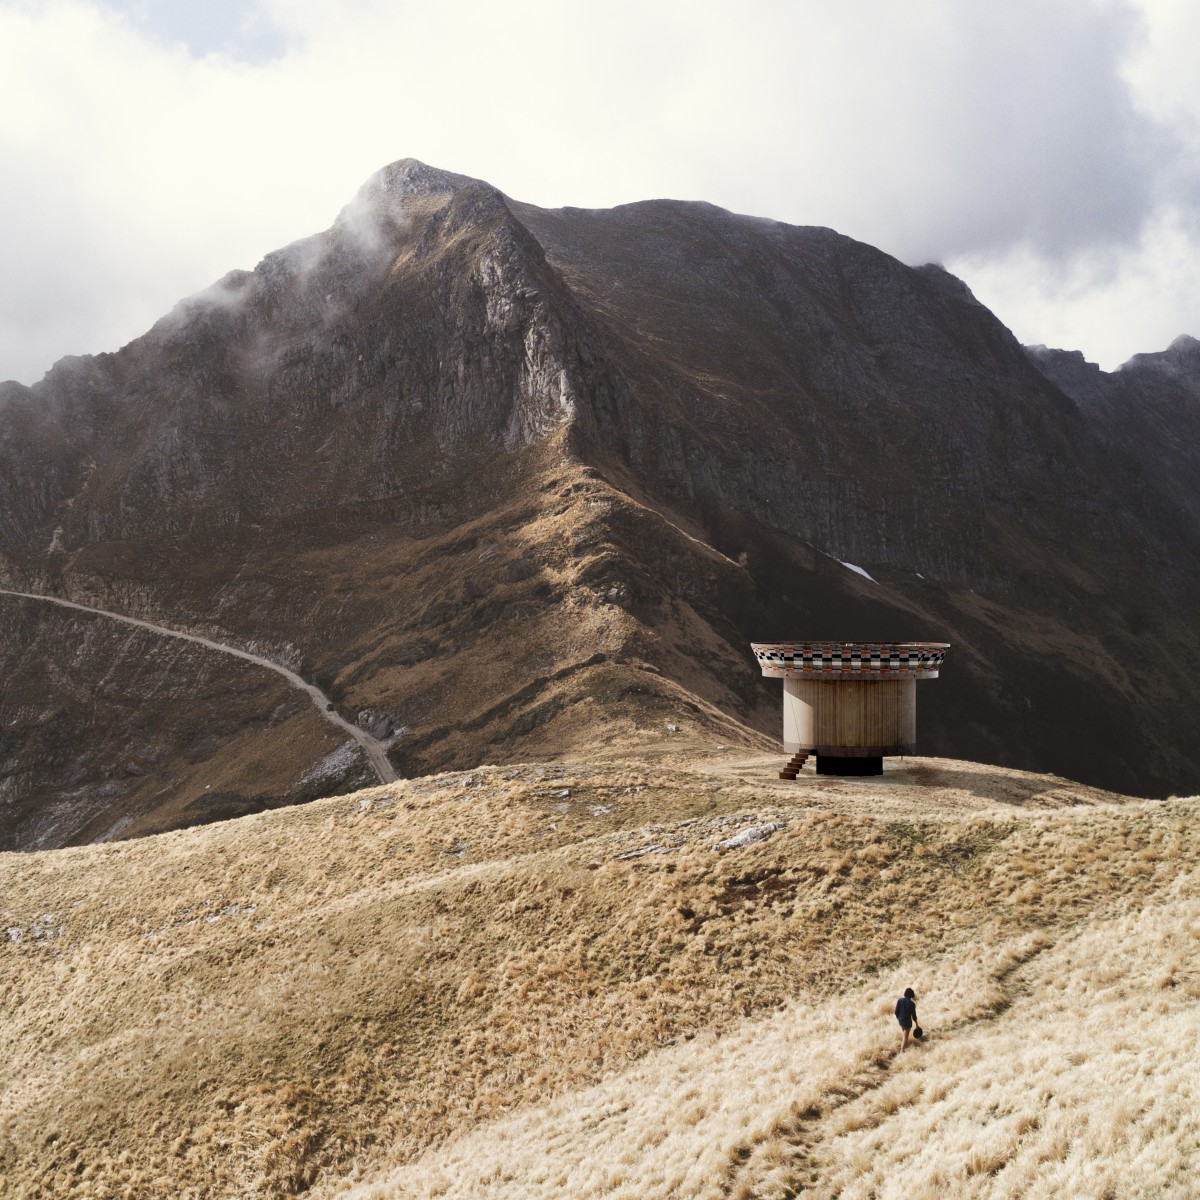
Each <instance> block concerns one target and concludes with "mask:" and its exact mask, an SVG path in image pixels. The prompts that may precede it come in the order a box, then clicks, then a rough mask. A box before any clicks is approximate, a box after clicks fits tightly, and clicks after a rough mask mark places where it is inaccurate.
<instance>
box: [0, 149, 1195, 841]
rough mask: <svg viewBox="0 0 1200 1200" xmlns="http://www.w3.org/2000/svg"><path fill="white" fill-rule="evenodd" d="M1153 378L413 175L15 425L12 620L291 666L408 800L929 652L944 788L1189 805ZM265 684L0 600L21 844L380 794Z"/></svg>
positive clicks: (664, 238)
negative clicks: (766, 654)
mask: <svg viewBox="0 0 1200 1200" xmlns="http://www.w3.org/2000/svg"><path fill="white" fill-rule="evenodd" d="M1179 345H1180V344H1179V343H1177V346H1179ZM1050 357H1053V356H1050ZM1148 357H1149V359H1151V360H1152V361H1150V362H1148V363H1143V362H1142V361H1141V360H1140V359H1139V360H1135V363H1134V364H1132V365H1131V366H1130V367H1129V371H1130V372H1131V373H1132V374H1131V376H1130V378H1131V379H1136V380H1137V387H1136V388H1135V389H1133V390H1131V391H1129V392H1120V393H1117V392H1112V393H1111V394H1110V392H1108V391H1105V392H1103V395H1102V396H1101V397H1100V399H1099V400H1097V401H1096V402H1095V403H1091V402H1088V401H1087V400H1086V398H1084V397H1082V396H1081V395H1077V394H1076V391H1077V389H1073V388H1072V387H1071V386H1068V382H1067V381H1066V380H1065V379H1063V378H1060V377H1058V375H1056V371H1055V369H1054V368H1052V367H1051V366H1050V365H1049V360H1048V359H1047V357H1046V356H1042V357H1039V356H1038V355H1037V354H1035V353H1030V352H1027V351H1026V350H1025V349H1024V348H1023V347H1022V346H1020V344H1019V343H1018V342H1017V341H1016V340H1015V339H1014V338H1013V337H1012V335H1011V334H1010V333H1009V332H1008V330H1006V329H1005V328H1004V326H1003V325H1001V324H1000V322H999V321H997V320H996V318H995V317H994V316H993V315H992V314H991V313H989V312H988V311H987V310H986V309H985V308H984V307H983V306H981V305H980V304H979V303H978V302H976V301H975V299H974V298H973V297H972V296H971V294H970V292H969V290H968V289H967V288H966V287H965V285H963V284H962V283H961V282H960V281H959V280H957V279H955V278H953V277H952V276H950V275H948V274H947V273H946V272H945V271H943V270H941V269H940V268H937V267H933V266H926V267H921V268H916V269H914V268H909V267H906V266H904V265H903V264H901V263H899V262H897V261H896V260H895V259H892V258H890V257H889V256H887V255H885V254H883V253H881V252H879V251H877V250H875V249H872V248H871V247H869V246H865V245H862V244H861V243H857V242H854V241H852V240H850V239H848V238H845V237H842V236H840V235H838V234H836V233H834V232H832V231H830V230H826V229H812V228H797V227H793V226H788V225H784V224H780V223H777V222H772V221H766V220H760V219H754V218H748V217H741V216H736V215H734V214H731V213H728V212H725V211H723V210H720V209H717V208H714V207H712V206H710V205H706V204H694V203H681V202H674V201H651V202H647V203H641V204H632V205H626V206H622V207H619V208H616V209H612V210H608V211H585V210H579V209H563V210H556V211H550V210H543V209H538V208H535V207H532V206H530V205H526V204H521V203H518V202H516V201H514V200H511V199H509V198H508V197H506V196H504V195H502V194H501V193H500V192H498V191H497V190H496V189H495V188H492V187H491V186H489V185H488V184H486V183H482V182H480V181H477V180H472V179H468V178H465V177H463V176H458V175H453V174H450V173H447V172H443V171H437V170H434V169H432V168H429V167H427V166H424V165H423V164H420V163H417V162H414V161H412V160H405V161H402V162H399V163H395V164H393V165H392V166H390V167H387V168H385V169H384V170H383V171H381V172H379V173H378V174H376V175H375V176H373V177H372V178H371V179H370V180H369V181H368V182H367V183H366V184H365V185H364V187H363V188H362V189H361V190H360V192H359V194H358V195H357V196H356V197H355V199H354V200H353V201H352V202H351V204H350V205H348V206H347V208H346V209H345V210H344V211H343V212H342V213H341V214H340V215H339V217H338V219H337V221H336V222H335V223H334V225H333V226H332V228H331V229H329V230H327V231H326V232H324V233H322V234H318V235H316V236H315V237H312V238H309V239H306V240H304V241H301V242H298V243H295V244H294V245H291V246H288V247H286V248H284V249H283V250H280V251H278V252H276V253H274V254H270V255H268V256H267V257H266V258H265V259H264V260H263V261H262V262H261V263H260V264H259V265H258V266H257V267H256V268H255V269H254V270H253V271H249V272H247V271H235V272H232V273H230V274H229V275H227V276H225V277H224V278H223V279H222V280H220V281H219V282H218V283H217V284H215V285H213V287H211V288H209V289H208V290H207V291H205V292H203V293H201V294H200V295H198V296H194V297H192V298H190V299H188V300H186V301H184V302H183V303H181V304H180V305H179V306H177V308H176V309H175V310H174V311H173V312H172V313H170V314H168V315H167V316H166V317H164V318H163V319H162V320H161V321H159V322H158V323H157V324H156V325H155V326H154V327H153V328H152V329H151V330H150V331H149V332H148V333H146V334H145V335H144V336H143V337H141V338H139V339H137V340H136V341H134V342H132V343H130V344H129V345H128V346H125V347H124V348H123V349H121V350H120V351H118V352H117V353H115V354H104V355H99V356H96V357H94V358H74V359H65V360H63V361H62V362H60V363H58V364H56V366H55V367H54V368H53V369H52V370H51V371H50V372H49V373H48V374H47V376H46V377H45V378H44V379H43V380H42V381H41V382H40V383H38V384H36V385H34V386H33V387H32V388H24V387H21V386H19V385H16V384H11V383H10V384H5V385H0V433H2V438H0V494H2V495H3V500H4V503H3V511H2V514H0V586H2V587H4V588H7V589H9V590H10V591H17V592H26V593H36V594H40V595H53V596H58V597H65V598H69V599H71V600H74V601H78V602H80V603H83V604H86V605H89V606H91V607H94V608H98V609H105V610H108V611H111V612H115V613H119V614H125V615H131V616H137V617H141V618H144V619H147V620H149V621H151V622H153V623H156V624H159V625H161V626H164V627H167V628H170V629H175V630H184V631H191V632H193V633H198V634H203V635H205V636H208V637H210V638H212V639H213V640H217V641H221V642H224V643H226V644H228V645H231V646H237V647H241V648H243V649H251V650H255V651H256V652H259V653H262V654H263V655H265V656H267V657H269V658H272V659H273V660H275V661H278V662H280V663H283V664H285V665H288V666H290V667H293V668H295V669H296V670H297V671H299V673H300V674H302V675H303V676H304V677H305V678H306V679H308V680H311V681H312V682H313V683H314V684H316V685H317V686H318V687H320V688H321V689H323V692H324V693H325V694H326V695H327V696H328V697H329V698H330V702H331V703H333V704H334V705H335V706H336V711H337V712H338V713H340V714H342V715H344V716H345V717H347V718H348V719H350V720H355V719H359V720H360V721H361V722H365V723H368V724H372V725H373V726H376V727H378V728H379V729H381V730H384V731H386V732H387V737H388V745H389V755H390V758H391V761H392V762H393V764H394V765H395V767H396V769H397V770H398V771H399V772H400V774H402V775H418V774H424V773H428V772H430V771H435V770H442V769H448V768H467V767H471V766H474V765H476V764H478V763H482V762H491V763H505V762H514V761H521V760H527V759H531V758H538V757H547V756H550V757H553V756H558V755H565V754H576V755H587V754H592V753H596V752H600V751H602V750H605V749H606V748H607V747H611V746H621V747H626V748H628V747H637V746H639V745H651V744H654V743H657V742H660V741H662V740H663V739H664V738H667V739H669V738H670V737H672V736H677V735H675V734H672V733H670V731H669V728H668V727H669V726H674V727H675V728H676V729H678V730H681V731H682V732H683V733H684V734H694V735H700V734H703V736H705V737H707V738H708V739H709V740H710V742H711V741H721V742H737V743H739V744H744V745H748V746H758V747H767V746H769V745H772V744H774V743H775V741H776V739H777V738H778V735H779V731H778V725H779V695H778V685H777V684H774V685H772V684H770V683H768V682H766V681H764V680H762V679H761V677H760V676H759V673H758V670H757V667H756V665H755V664H754V662H753V660H752V658H751V656H750V654H749V648H748V645H747V643H748V642H749V641H750V640H752V639H754V640H767V639H774V638H780V639H782V638H789V637H834V638H837V637H845V638H865V639H874V640H893V639H895V640H912V639H919V638H933V639H936V640H939V641H948V642H951V643H952V644H953V649H952V650H951V652H950V656H949V658H948V659H947V665H946V668H945V670H944V672H943V677H942V679H941V680H940V681H938V682H937V683H936V684H928V685H925V684H923V685H922V700H921V714H920V719H919V732H918V737H919V740H920V745H921V748H922V750H923V751H928V752H931V753H938V754H943V755H951V756H962V757H969V758H974V759H980V760H987V761H992V762H996V763H1001V764H1008V765H1013V766H1020V767H1025V768H1031V769H1039V770H1053V771H1057V772H1059V773H1061V774H1065V775H1069V776H1071V777H1073V778H1077V779H1080V780H1083V781H1086V782H1090V783H1094V784H1096V785H1099V786H1105V787H1110V788H1113V789H1118V790H1121V791H1124V792H1128V793H1136V794H1144V795H1162V794H1166V793H1168V792H1176V791H1181V790H1188V789H1192V790H1194V789H1195V788H1197V787H1200V748H1198V747H1197V745H1196V744H1195V740H1194V738H1193V736H1192V729H1193V725H1194V713H1195V712H1196V709H1197V700H1198V699H1200V685H1198V684H1197V682H1196V679H1195V678H1194V673H1193V672H1192V671H1191V670H1190V668H1189V666H1188V663H1189V662H1190V661H1191V659H1192V658H1193V657H1194V655H1195V654H1196V652H1197V651H1200V645H1198V644H1197V642H1198V640H1200V634H1198V631H1197V624H1198V622H1197V619H1196V607H1195V602H1194V596H1195V595H1196V594H1197V584H1200V517H1198V514H1197V510H1196V500H1195V497H1194V495H1193V494H1192V493H1191V492H1190V491H1189V489H1188V487H1187V486H1186V481H1187V480H1188V479H1189V478H1194V471H1193V457H1190V456H1194V453H1195V451H1194V446H1195V445H1196V442H1195V440H1194V439H1193V440H1192V441H1191V442H1190V443H1189V444H1188V445H1183V446H1180V445H1174V446H1173V445H1172V444H1171V443H1170V441H1169V439H1168V437H1167V436H1166V432H1165V431H1166V429H1167V428H1169V427H1170V426H1171V423H1172V421H1175V422H1176V424H1175V428H1177V429H1184V428H1193V427H1194V422H1195V420H1196V408H1195V405H1194V404H1192V405H1191V407H1190V408H1189V407H1188V402H1187V399H1186V396H1187V394H1188V393H1187V387H1189V386H1190V384H1184V383H1181V382H1180V380H1181V379H1184V380H1187V379H1191V378H1192V376H1191V375H1190V374H1189V372H1190V371H1191V369H1192V368H1191V365H1190V364H1191V363H1192V359H1191V357H1190V356H1189V351H1188V345H1187V344H1183V345H1182V348H1181V349H1179V350H1178V351H1176V350H1174V349H1173V350H1172V351H1170V352H1168V356H1167V357H1166V358H1163V356H1157V357H1156V356H1148ZM1177 359H1178V362H1177V361H1176V360H1177ZM1160 360H1161V361H1160ZM1168 360H1169V361H1168ZM1103 386H1104V387H1107V385H1103ZM1131 406H1132V407H1134V408H1137V409H1138V413H1137V415H1136V416H1131V415H1130V414H1129V413H1128V412H1127V411H1126V410H1127V409H1129V408H1130V407H1131ZM1172 414H1173V415H1172ZM1181 421H1182V422H1185V423H1186V422H1187V421H1190V422H1192V423H1193V425H1191V426H1188V425H1186V424H1185V425H1180V424H1179V423H1178V422H1181ZM1181 440H1185V439H1183V438H1182V437H1181ZM854 568H859V570H855V569H854ZM862 572H865V573H866V574H865V575H864V574H863V573H862ZM256 671H257V669H255V668H252V667H250V666H248V665H247V664H246V663H245V662H241V661H238V660H234V659H231V658H227V657H223V656H221V655H220V654H219V653H214V652H211V651H207V652H206V651H203V650H202V649H200V648H198V647H194V646H181V645H180V644H179V643H178V642H171V641H169V640H163V639H157V640H156V638H155V636H154V635H153V634H151V633H149V632H148V631H145V630H130V629H128V628H127V627H124V626H118V625H114V624H113V623H111V622H108V623H106V618H104V617H100V616H95V615H85V614H78V613H76V612H73V611H69V610H63V609H61V608H53V607H52V606H50V605H47V604H45V603H42V602H40V601H37V600H22V599H19V598H16V597H12V596H6V597H0V672H3V678H4V680H5V689H4V693H3V697H2V699H0V729H3V741H2V744H0V803H2V805H3V807H2V808H0V812H2V813H3V818H2V820H0V826H2V829H3V839H4V840H3V843H0V844H2V845H4V846H6V847H8V848H21V847H24V848H30V847H45V846H51V845H62V844H67V843H72V842H80V841H88V840H93V839H96V838H109V837H114V836H125V837H128V836H133V835H136V834H140V833H147V832H153V831H155V830H161V829H166V828H172V827H175V826H177V825H180V824H192V823H197V822H204V821H209V820H215V819H219V818H223V817H228V816H234V815H238V814H239V813H246V812H250V811H254V810H256V809H261V808H266V807H274V806H277V805H279V804H287V803H294V802H297V801H300V800H305V799H311V798H313V797H314V796H316V795H321V794H331V793H334V792H337V791H344V790H347V788H349V787H352V786H354V785H356V784H361V783H362V782H364V781H366V780H367V779H368V778H369V773H368V772H369V769H368V767H367V765H366V763H365V761H364V760H363V759H362V757H361V755H358V754H357V753H356V748H355V746H354V743H346V742H345V735H344V733H343V732H339V731H338V730H336V729H334V728H333V727H331V726H330V725H329V724H328V723H327V722H323V721H322V720H321V714H320V713H319V712H317V711H316V710H314V709H313V707H312V706H311V705H310V704H308V702H307V700H305V699H304V698H303V697H302V696H299V695H298V694H297V693H296V692H294V691H290V690H289V689H288V688H287V685H286V684H283V683H281V682H280V681H279V679H278V678H276V677H274V676H272V675H271V674H270V673H269V672H261V671H258V673H256Z"/></svg>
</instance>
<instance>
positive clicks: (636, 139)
mask: <svg viewBox="0 0 1200 1200" xmlns="http://www.w3.org/2000/svg"><path fill="white" fill-rule="evenodd" d="M109 4H110V6H109V7H104V6H102V5H101V4H100V3H99V2H98V0H44V2H33V0H21V2H19V3H15V2H13V0H7V2H6V0H0V378H3V377H7V376H9V375H13V376H16V377H17V378H21V379H24V380H26V381H29V380H31V379H32V378H34V377H36V376H37V375H38V374H40V373H41V371H42V370H44V369H45V368H46V367H48V366H49V365H50V363H51V361H52V360H53V359H54V358H56V357H58V356H59V355H61V354H64V353H81V352H90V351H96V350H100V349H110V348H115V347H116V346H117V345H119V344H121V343H122V342H124V341H126V340H128V339H129V338H130V337H133V336H135V335H136V334H138V333H140V332H141V331H142V330H143V329H145V328H147V327H148V326H149V324H150V323H151V322H152V321H153V320H154V319H155V318H156V317H157V316H159V315H161V314H162V313H163V312H165V311H166V310H168V309H169V308H170V307H171V306H172V304H173V303H174V302H175V301H176V300H177V299H179V298H180V296H182V295H184V294H186V293H189V292H192V291H195V290H198V289H199V288H201V287H204V286H205V285H207V284H208V283H209V282H211V281H212V280H213V279H215V278H217V277H218V276H220V275H222V274H223V273H224V272H225V271H226V270H228V269H231V268H233V267H245V266H251V265H253V263H254V262H255V261H257V259H258V258H259V257H261V256H262V254H264V253H266V252H267V251H269V250H272V249H274V248H276V247H277V246H279V245H281V244H283V243H285V242H287V241H289V240H292V239H294V238H297V237H301V236H304V235H306V234H308V233H311V232H314V231H316V230H317V229H320V228H323V227H325V226H327V225H328V224H330V222H331V221H332V219H333V217H334V215H335V214H336V212H337V211H338V209H339V208H340V207H341V206H342V205H343V204H344V203H346V202H347V201H348V200H349V199H350V197H351V196H352V194H353V193H354V191H355V190H356V189H357V187H358V186H359V184H360V183H361V182H362V180H363V179H364V178H365V177H366V176H367V175H369V174H370V173H371V172H372V171H374V170H376V169H377V168H379V167H381V166H383V165H384V164H385V163H387V162H389V161H391V160H393V159H396V158H400V157H404V156H408V155H412V156H415V157H418V158H422V159H424V160H426V161H428V162H431V163H433V164H434V165H437V166H442V167H446V168H449V169H451V170H456V171H460V172H463V173H466V174H471V175H477V176H480V177H482V178H485V179H488V180H490V181H491V182H493V183H495V184H496V185H497V186H499V187H501V188H503V189H504V190H505V191H507V192H509V193H510V194H512V195H515V196H518V197H519V198H521V199H526V200H530V201H532V202H534V203H541V204H547V205H558V204H568V203H569V204H578V205H585V206H603V205H608V204H613V203H620V202H624V201H628V200H635V199H642V198H647V197H651V196H663V195H673V196H679V197H683V198H690V199H707V200H711V201H713V202H715V203H718V204H723V205H725V206H726V207H730V208H734V209H738V210H741V211H750V212H755V213H758V214H760V215H767V216H774V217H777V218H779V219H782V220H789V221H796V222H802V223H816V224H823V225H831V226H833V227H835V228H838V229H841V230H842V231H843V232H846V233H849V234H851V235H853V236H856V237H860V238H863V239H864V240H867V241H871V242H873V243H874V244H876V245H879V246H880V247H881V248H883V249H886V250H888V251H890V252H892V253H895V254H897V255H898V256H900V257H902V258H904V259H905V260H907V261H914V262H916V261H924V260H926V259H933V260H941V261H944V262H946V263H947V265H949V266H950V267H951V269H957V270H959V271H960V272H961V273H963V274H964V275H965V277H966V278H967V280H968V282H969V283H971V284H972V286H973V287H975V289H976V291H977V294H979V295H980V298H981V299H982V300H984V302H985V303H989V304H992V305H993V306H994V307H995V308H996V310H997V312H998V315H999V316H1000V317H1001V318H1002V319H1003V320H1005V321H1006V322H1008V323H1009V324H1010V325H1012V326H1014V328H1016V330H1017V332H1018V334H1019V336H1021V337H1022V338H1023V339H1025V340H1029V341H1046V342H1051V343H1057V344H1069V345H1072V346H1074V347H1078V348H1082V349H1084V350H1085V352H1086V353H1088V354H1089V356H1090V357H1093V358H1096V359H1099V360H1100V361H1101V362H1102V363H1104V365H1107V366H1111V365H1115V362H1116V361H1118V360H1119V358H1122V357H1125V356H1127V355H1128V354H1129V353H1132V352H1133V351H1134V350H1139V349H1153V348H1156V347H1158V346H1161V345H1165V344H1166V342H1168V341H1170V340H1171V338H1172V337H1174V336H1175V335H1176V334H1177V333H1180V332H1184V331H1189V332H1195V333H1200V283H1194V282H1193V280H1194V279H1195V278H1197V277H1198V276H1197V273H1196V272H1195V271H1193V270H1191V269H1188V264H1190V262H1194V261H1195V251H1196V249H1197V242H1198V240H1200V237H1198V234H1197V227H1198V225H1200V221H1198V220H1197V213H1198V212H1200V205H1198V204H1197V200H1198V199H1200V188H1197V180H1196V177H1195V175H1194V174H1192V173H1191V171H1190V168H1189V166H1188V163H1189V161H1192V162H1195V161H1200V159H1197V158H1196V157H1195V156H1194V151H1195V150H1196V148H1197V147H1200V139H1197V137H1196V129H1197V121H1198V119H1200V85H1198V84H1197V74H1196V72H1194V70H1193V69H1192V63H1191V57H1192V56H1191V54H1190V52H1189V51H1190V48H1191V47H1194V46H1195V45H1197V44H1200V40H1198V39H1200V28H1198V27H1197V21H1198V18H1197V16H1196V15H1194V12H1193V9H1192V7H1191V6H1190V5H1189V4H1188V3H1184V0H1143V2H1142V9H1141V10H1140V12H1139V11H1135V10H1133V9H1132V8H1130V7H1129V6H1128V5H1125V4H1119V3H1115V2H1103V0H1095V2H1088V0H1009V2H1008V3H1006V4H1005V5H996V4H994V3H991V2H985V0H978V2H974V0H972V2H967V0H913V2H911V3H909V4H905V5H900V4H896V3H892V2H889V0H856V2H855V3H851V4H845V5H839V6H833V5H828V4H825V3H821V2H819V0H806V2H788V0H759V2H757V3H750V2H743V3H736V4H735V3H734V2H733V0H707V2H706V3H704V4H695V3H685V2H684V0H638V2H635V0H609V3H606V4H604V5H573V4H563V3H561V2H559V0H554V2H551V0H510V3H508V4H505V5H496V4H490V3H484V2H483V0H478V2H475V0H472V2H469V3H468V2H466V0H459V2H446V3H442V4H429V3H427V2H422V3H414V2H412V0H402V2H395V0H344V2H342V3H334V2H333V0H263V2H262V3H261V5H259V6H258V7H257V9H255V7H254V6H252V5H251V6H246V5H244V6H243V8H245V9H247V20H246V21H245V22H243V23H242V24H241V25H238V27H237V28H238V29H240V30H242V32H243V33H244V32H245V30H247V29H251V30H253V29H257V30H258V31H259V32H260V33H261V32H262V31H263V30H270V31H272V36H273V37H274V36H275V35H276V34H278V35H279V37H278V40H277V43H272V44H277V45H278V46H279V47H286V49H284V50H283V52H282V53H280V54H279V55H278V56H277V57H273V58H272V57H261V56H260V57H255V55H254V54H250V53H249V51H247V54H248V57H250V58H251V59H253V61H242V60H240V59H238V58H236V57H233V55H234V54H235V53H239V52H240V51H239V47H241V48H242V49H243V50H245V49H246V47H247V46H248V45H249V43H246V42H245V41H243V42H238V41H237V40H236V38H234V37H233V34H231V33H229V32H228V30H227V29H226V30H225V31H224V32H222V31H221V30H214V32H213V33H212V36H211V37H209V38H208V39H207V40H206V38H205V36H203V35H204V31H203V30H199V31H198V30H197V29H196V28H195V26H194V24H192V25H185V24H184V23H183V22H184V15H185V14H183V9H182V8H181V7H180V4H179V3H176V2H174V0H171V2H168V0H158V4H157V5H155V4H150V3H147V2H146V0H136V2H135V0H119V2H118V0H109ZM113 6H115V7H113ZM121 8H123V9H124V10H125V14H124V15H122V13H121V12H119V11H117V9H121ZM226 10H229V11H226ZM215 11H216V10H214V12H215ZM231 12H232V9H230V6H229V5H228V4H224V5H223V6H222V7H221V9H220V13H221V14H223V15H222V16H221V20H223V21H225V22H226V25H228V26H229V28H230V29H232V28H233V25H230V22H231V21H232V17H231V15H230V14H231ZM189 19H190V18H189ZM156 21H158V22H159V24H158V25H156V24H155V22H156ZM223 28H224V27H223ZM235 32H236V30H235ZM239 36H241V34H239ZM247 36H248V35H247ZM264 36H265V35H264ZM231 39H232V40H231ZM255 45H256V46H257V47H258V49H260V50H261V49H262V48H263V46H265V45H267V43H266V42H260V43H255ZM212 47H216V48H217V49H216V50H212V52H210V53H207V54H206V55H203V56H201V54H202V51H204V50H205V49H210V48H212ZM189 48H190V50H189ZM1189 152H1191V154H1192V157H1191V158H1190V159H1189ZM1180 260H1183V266H1182V267H1181V265H1180ZM1133 305H1136V309H1137V312H1136V320H1130V319H1128V314H1129V312H1130V310H1131V307H1132V306H1133ZM1135 336H1136V337H1138V338H1141V339H1143V340H1141V341H1136V342H1133V341H1131V340H1130V339H1131V338H1133V337H1135Z"/></svg>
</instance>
